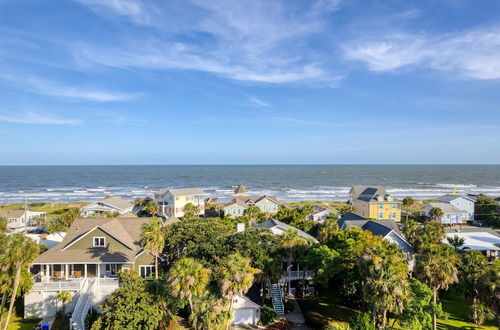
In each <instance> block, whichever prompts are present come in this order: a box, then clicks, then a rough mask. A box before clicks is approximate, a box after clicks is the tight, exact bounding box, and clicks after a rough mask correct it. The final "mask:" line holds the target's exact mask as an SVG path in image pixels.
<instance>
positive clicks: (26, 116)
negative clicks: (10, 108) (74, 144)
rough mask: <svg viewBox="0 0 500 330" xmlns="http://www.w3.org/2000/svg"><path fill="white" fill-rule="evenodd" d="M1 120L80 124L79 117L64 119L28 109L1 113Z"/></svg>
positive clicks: (26, 122)
mask: <svg viewBox="0 0 500 330" xmlns="http://www.w3.org/2000/svg"><path fill="white" fill-rule="evenodd" d="M0 121H3V122H8V123H17V124H47V125H79V124H81V123H82V122H81V121H80V120H78V119H62V118H58V117H52V116H46V115H41V114H37V113H34V112H29V111H26V112H24V113H22V114H21V115H19V114H12V115H8V114H0Z"/></svg>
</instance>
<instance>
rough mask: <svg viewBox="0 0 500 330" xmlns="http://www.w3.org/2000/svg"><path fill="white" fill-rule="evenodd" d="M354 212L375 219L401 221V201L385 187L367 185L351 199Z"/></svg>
mask: <svg viewBox="0 0 500 330" xmlns="http://www.w3.org/2000/svg"><path fill="white" fill-rule="evenodd" d="M353 206H354V213H356V214H357V215H360V216H362V217H364V218H369V219H375V220H394V221H401V202H400V201H398V200H397V199H395V198H394V197H392V196H391V195H389V194H387V193H386V192H385V189H384V190H382V189H380V188H373V187H368V188H366V189H365V190H363V192H361V194H360V195H359V196H358V197H357V198H355V199H354V200H353Z"/></svg>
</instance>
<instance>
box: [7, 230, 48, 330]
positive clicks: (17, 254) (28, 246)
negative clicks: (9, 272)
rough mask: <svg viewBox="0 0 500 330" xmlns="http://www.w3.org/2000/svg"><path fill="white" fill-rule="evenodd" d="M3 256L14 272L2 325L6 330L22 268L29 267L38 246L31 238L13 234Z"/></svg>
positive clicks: (35, 255)
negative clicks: (8, 302) (7, 307)
mask: <svg viewBox="0 0 500 330" xmlns="http://www.w3.org/2000/svg"><path fill="white" fill-rule="evenodd" d="M5 251H6V253H5V255H4V257H3V261H1V262H0V264H3V263H4V262H7V263H10V264H11V266H12V267H13V271H14V283H13V287H12V296H11V298H10V304H9V310H8V312H7V318H6V321H5V325H4V330H7V327H8V325H9V321H10V316H11V314H12V310H13V309H14V303H15V300H16V296H17V289H18V288H19V282H20V281H21V271H22V269H23V267H26V266H27V265H29V264H30V263H31V262H32V261H33V260H34V259H35V258H36V257H37V256H38V253H39V247H38V244H36V243H35V241H33V240H32V239H31V238H29V237H26V236H24V235H23V234H13V235H10V236H9V239H8V240H7V246H5Z"/></svg>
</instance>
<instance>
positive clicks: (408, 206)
mask: <svg viewBox="0 0 500 330" xmlns="http://www.w3.org/2000/svg"><path fill="white" fill-rule="evenodd" d="M416 203H417V201H416V200H414V199H413V198H411V197H410V196H407V197H405V198H403V206H404V207H405V208H406V222H408V216H409V214H410V210H411V208H412V207H413V206H414V205H415V204H416Z"/></svg>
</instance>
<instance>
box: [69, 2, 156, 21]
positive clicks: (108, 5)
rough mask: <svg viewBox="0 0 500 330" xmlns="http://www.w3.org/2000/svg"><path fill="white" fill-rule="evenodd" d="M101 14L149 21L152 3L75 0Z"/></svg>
mask: <svg viewBox="0 0 500 330" xmlns="http://www.w3.org/2000/svg"><path fill="white" fill-rule="evenodd" d="M75 1H77V2H80V3H82V4H84V5H86V6H88V7H90V8H92V9H93V10H94V11H95V12H97V13H99V14H103V15H108V14H112V15H119V16H124V17H127V18H128V19H130V20H132V21H133V22H135V23H138V24H149V23H151V11H152V9H153V8H152V5H151V4H146V2H144V1H136V0H75Z"/></svg>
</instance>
